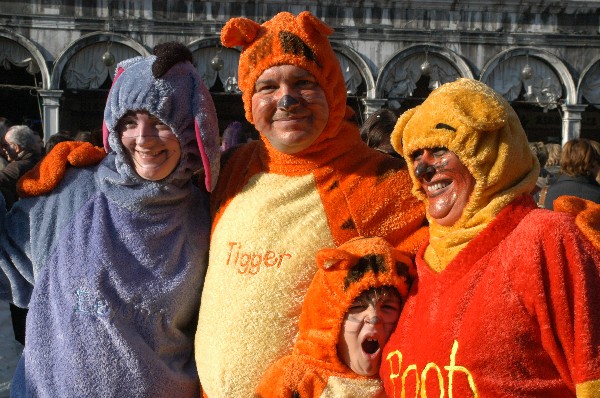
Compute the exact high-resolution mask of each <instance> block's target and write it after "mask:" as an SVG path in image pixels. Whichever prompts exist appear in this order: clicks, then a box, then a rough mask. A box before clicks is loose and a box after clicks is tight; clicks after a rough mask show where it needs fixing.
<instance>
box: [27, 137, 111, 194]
mask: <svg viewBox="0 0 600 398" xmlns="http://www.w3.org/2000/svg"><path fill="white" fill-rule="evenodd" d="M104 156H106V152H104V149H102V148H100V147H95V146H93V145H92V144H90V143H89V142H80V141H65V142H60V143H58V144H56V146H55V147H54V148H52V150H51V151H50V152H49V153H48V154H47V155H46V156H45V157H44V158H43V159H42V160H41V161H40V162H39V163H38V164H36V165H35V167H34V168H33V169H31V170H29V171H28V172H27V173H25V174H24V175H23V177H21V178H20V179H19V181H18V182H17V193H18V195H19V197H21V198H27V197H31V196H40V195H44V194H47V193H48V192H51V191H52V190H53V189H54V188H56V187H57V186H58V184H59V183H60V182H61V181H62V179H63V177H64V175H65V170H66V169H67V163H68V164H71V165H73V166H75V167H86V166H93V165H95V164H98V163H99V162H100V161H101V160H102V159H103V158H104Z"/></svg>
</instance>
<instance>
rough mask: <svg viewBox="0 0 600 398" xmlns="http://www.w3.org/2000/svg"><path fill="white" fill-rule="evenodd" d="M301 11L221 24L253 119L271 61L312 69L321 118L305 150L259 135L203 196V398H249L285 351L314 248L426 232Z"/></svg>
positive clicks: (404, 183)
mask: <svg viewBox="0 0 600 398" xmlns="http://www.w3.org/2000/svg"><path fill="white" fill-rule="evenodd" d="M331 33H332V29H331V28H330V27H328V26H327V25H325V24H324V23H322V22H321V21H320V20H318V19H317V18H315V17H314V16H313V15H312V14H310V13H309V12H303V13H301V14H300V15H298V16H294V15H292V14H289V13H280V14H278V15H276V16H275V17H274V18H273V19H271V20H270V21H267V22H265V23H264V24H262V25H259V24H257V23H256V22H253V21H251V20H249V19H246V18H234V19H232V20H230V21H229V22H228V23H227V24H226V25H225V27H224V28H223V30H222V32H221V40H222V42H223V45H225V46H228V47H231V46H241V47H242V53H241V56H240V65H239V85H240V88H241V89H242V91H243V99H244V106H245V109H246V117H247V118H248V120H250V121H252V120H253V119H252V96H253V94H254V86H255V82H256V79H257V78H258V77H259V76H260V75H261V74H262V73H263V72H264V71H265V70H266V69H268V68H270V67H272V66H275V65H284V64H286V65H295V66H299V67H301V68H304V69H305V70H307V71H309V72H311V73H312V74H313V76H314V77H315V78H316V80H317V81H318V83H319V85H320V86H321V87H322V88H323V90H324V92H325V95H326V99H327V103H328V108H329V117H328V121H327V124H326V126H325V128H324V130H323V132H322V133H321V134H320V135H319V137H317V138H316V140H315V142H314V143H313V144H312V145H311V146H310V147H308V148H306V149H305V150H303V151H301V152H298V153H295V154H293V155H288V154H285V153H282V152H279V151H277V150H276V149H275V148H274V147H273V146H272V145H271V144H270V143H269V141H268V140H267V139H266V138H264V137H263V136H262V135H261V139H260V140H259V141H254V142H252V143H249V144H246V145H244V146H242V147H241V148H239V149H236V150H235V151H234V152H233V154H232V155H231V156H230V157H229V158H228V159H227V161H226V163H225V164H224V165H223V167H222V170H221V173H220V175H219V181H218V184H217V187H216V189H215V191H214V192H213V194H212V197H211V203H212V213H213V217H214V221H213V232H212V237H211V249H210V259H209V269H208V272H207V276H206V281H205V285H204V290H203V294H202V302H201V306H200V315H199V322H198V331H197V334H196V342H195V343H196V344H195V346H196V362H197V366H198V373H199V376H200V382H201V384H202V387H203V391H204V393H205V394H206V395H207V396H208V397H210V398H214V397H226V398H231V397H251V396H252V394H253V393H254V392H255V390H256V387H257V385H258V383H259V381H260V379H261V377H262V375H263V374H264V372H265V371H266V369H267V368H268V367H269V366H270V365H272V364H273V363H274V362H275V361H276V360H278V359H279V358H281V357H283V356H285V355H288V354H290V353H291V352H292V348H293V346H294V342H295V341H296V337H297V333H298V320H299V317H300V312H301V307H302V302H303V300H304V296H305V294H306V291H307V289H308V286H309V285H310V282H311V281H312V279H313V276H314V275H315V272H316V270H317V268H316V265H315V262H314V258H315V255H316V253H317V251H318V250H319V249H322V248H327V247H335V246H338V245H340V244H342V243H344V242H346V241H348V240H349V239H351V238H354V237H357V236H380V237H383V238H385V239H386V240H388V241H389V242H391V243H392V244H393V245H394V246H396V247H398V248H401V249H402V250H404V251H406V252H409V253H414V252H415V251H416V248H417V247H418V246H419V245H420V243H421V242H422V241H423V239H424V236H425V234H424V233H423V232H424V230H423V228H422V225H423V222H424V209H423V205H422V204H421V203H419V201H417V200H416V199H415V198H414V197H412V195H411V194H410V177H409V176H408V172H407V170H406V165H405V163H404V162H403V161H402V160H401V159H395V158H392V157H389V156H387V155H384V154H382V153H380V152H378V151H376V150H373V149H370V148H368V147H367V146H366V145H365V144H364V143H363V142H362V141H361V139H360V136H359V133H358V127H357V126H356V125H355V124H354V123H352V122H351V121H350V117H351V115H352V112H351V110H350V109H349V108H348V107H347V106H346V95H345V93H346V88H345V84H344V79H343V76H342V71H341V68H340V66H339V62H338V61H337V59H336V57H335V54H334V52H333V49H332V47H331V45H330V44H329V41H328V39H327V36H328V35H329V34H331Z"/></svg>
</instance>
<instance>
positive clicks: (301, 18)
mask: <svg viewBox="0 0 600 398" xmlns="http://www.w3.org/2000/svg"><path fill="white" fill-rule="evenodd" d="M297 19H298V22H299V23H300V26H302V28H303V29H304V30H305V31H306V32H310V31H316V32H317V33H319V34H321V35H323V36H329V35H331V34H332V33H333V29H332V28H331V27H330V26H329V25H327V24H325V23H324V22H323V21H321V20H320V19H319V18H317V17H315V16H314V15H313V14H311V13H310V12H308V11H303V12H301V13H300V14H299V15H298V18H297Z"/></svg>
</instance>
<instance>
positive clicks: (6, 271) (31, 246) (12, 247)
mask: <svg viewBox="0 0 600 398" xmlns="http://www.w3.org/2000/svg"><path fill="white" fill-rule="evenodd" d="M92 172H93V171H91V170H90V169H78V170H76V171H72V172H71V173H67V175H66V176H65V179H64V180H63V181H62V183H61V185H60V186H59V187H57V188H56V189H55V191H53V192H52V193H51V194H49V195H47V196H40V197H33V198H27V199H22V200H19V201H17V202H16V203H15V204H14V206H13V207H12V208H11V210H10V211H9V212H7V211H6V210H5V208H6V207H5V205H4V198H3V197H2V199H1V202H2V203H0V270H1V272H0V300H3V301H10V302H12V303H14V304H15V305H17V306H19V307H22V308H26V307H27V306H28V304H29V300H30V298H31V293H32V290H33V286H34V281H35V276H36V274H37V272H38V271H39V270H40V269H41V267H42V266H43V264H45V263H46V259H47V258H48V256H49V255H50V253H51V252H52V250H53V248H54V246H55V245H56V243H57V238H58V237H59V236H60V231H61V230H62V228H63V227H64V226H65V225H66V224H67V223H68V222H69V220H70V219H71V217H72V215H73V214H74V209H76V208H77V207H79V206H80V205H81V204H82V203H83V201H85V200H86V199H87V198H89V195H90V194H91V192H93V188H92V184H90V183H91V181H92V178H89V177H90V176H91V173H92ZM86 177H87V178H86ZM86 181H89V182H90V183H87V182H86ZM86 186H87V188H88V189H86ZM0 197H1V195H0Z"/></svg>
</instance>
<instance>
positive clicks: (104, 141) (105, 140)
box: [102, 66, 125, 153]
mask: <svg viewBox="0 0 600 398" xmlns="http://www.w3.org/2000/svg"><path fill="white" fill-rule="evenodd" d="M124 71H125V69H124V68H123V67H122V66H119V67H118V68H117V71H116V72H115V78H114V79H113V82H112V85H111V86H110V88H111V89H112V86H114V85H115V82H116V81H117V79H118V78H119V76H121V73H123V72H124ZM108 134H109V131H108V127H106V122H105V121H104V118H102V145H104V150H105V151H106V153H108V152H110V145H109V144H108Z"/></svg>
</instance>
